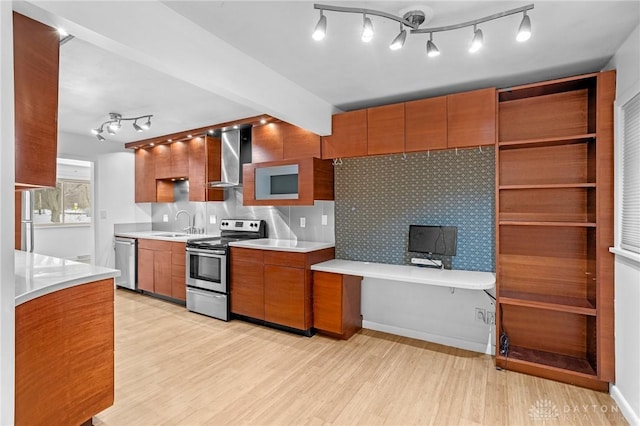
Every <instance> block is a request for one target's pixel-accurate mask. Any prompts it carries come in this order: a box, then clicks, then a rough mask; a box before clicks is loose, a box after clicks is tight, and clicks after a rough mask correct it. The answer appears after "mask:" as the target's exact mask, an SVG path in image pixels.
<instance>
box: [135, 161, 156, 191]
mask: <svg viewBox="0 0 640 426" xmlns="http://www.w3.org/2000/svg"><path fill="white" fill-rule="evenodd" d="M135 185H136V188H135V200H136V203H155V202H156V170H155V163H154V161H153V151H152V150H148V149H138V150H136V153H135Z"/></svg>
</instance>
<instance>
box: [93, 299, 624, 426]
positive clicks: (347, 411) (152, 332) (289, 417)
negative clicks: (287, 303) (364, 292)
mask: <svg viewBox="0 0 640 426" xmlns="http://www.w3.org/2000/svg"><path fill="white" fill-rule="evenodd" d="M115 312H116V333H115V336H116V342H115V343H116V395H115V404H114V405H113V406H112V407H111V408H109V409H107V410H105V411H104V412H102V413H100V414H99V415H98V416H96V417H95V418H94V424H95V425H105V426H116V425H118V426H119V425H123V426H124V425H127V426H129V425H224V424H245V425H303V424H308V425H322V424H336V425H338V424H340V425H352V424H361V425H376V424H389V425H405V424H431V425H456V424H465V425H466V424H469V425H479V424H487V425H496V424H505V425H520V424H532V425H542V424H547V425H551V424H557V425H559V424H585V425H592V424H626V422H625V421H624V418H623V416H622V414H621V413H620V412H618V411H617V410H618V408H617V406H616V405H615V403H614V402H613V400H612V399H611V398H610V397H609V395H607V394H604V393H598V392H593V391H590V390H586V389H582V388H578V387H574V386H569V385H565V384H561V383H556V382H553V381H549V380H544V379H540V378H536V377H531V376H526V375H523V374H519V373H514V372H509V371H497V370H496V369H495V368H494V365H493V359H492V357H490V356H487V355H482V354H478V353H474V352H468V351H463V350H459V349H454V348H450V347H446V346H440V345H436V344H431V343H427V342H423V341H420V340H413V339H407V338H404V337H399V336H394V335H390V334H385V333H379V332H374V331H370V330H362V331H361V332H359V333H358V334H356V335H355V336H353V337H352V338H351V339H350V340H349V341H347V342H344V341H338V340H333V339H330V338H327V337H323V336H318V335H316V336H314V337H311V338H307V337H301V336H296V335H292V334H288V333H284V332H281V331H277V330H272V329H269V328H265V327H261V326H258V325H253V324H249V323H245V322H241V321H230V322H223V321H218V320H215V319H212V318H208V317H205V316H202V315H197V314H194V313H190V312H187V311H186V309H185V308H184V307H180V306H177V305H174V304H171V303H168V302H164V301H161V300H157V299H154V298H151V297H146V296H141V295H138V294H135V293H132V292H129V291H127V290H121V289H118V290H117V291H116V301H115ZM603 411H606V412H603Z"/></svg>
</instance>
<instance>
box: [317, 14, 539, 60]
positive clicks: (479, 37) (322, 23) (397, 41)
mask: <svg viewBox="0 0 640 426" xmlns="http://www.w3.org/2000/svg"><path fill="white" fill-rule="evenodd" d="M313 7H314V8H315V9H318V10H320V20H319V21H318V23H317V24H316V27H315V30H314V32H313V34H312V37H313V39H314V40H322V39H323V38H324V37H325V35H326V31H327V18H326V16H325V15H324V12H325V11H331V12H342V13H357V14H361V15H362V19H363V23H362V41H364V42H369V41H371V40H372V39H373V22H372V21H371V18H369V16H379V17H382V18H385V19H391V20H393V21H396V22H399V23H400V32H399V33H398V35H397V36H396V37H395V38H394V39H393V41H392V42H391V44H390V45H389V49H391V50H399V49H401V48H402V47H403V46H404V43H405V41H406V38H407V30H406V28H405V27H408V28H409V29H410V33H411V34H429V40H428V41H427V55H428V56H429V57H434V56H438V55H439V54H440V50H439V49H438V48H437V47H436V45H435V43H434V42H433V33H437V32H445V31H453V30H457V29H460V28H466V27H473V40H472V42H471V45H470V47H469V52H471V53H474V52H477V51H478V50H480V48H481V47H482V45H483V43H484V34H483V33H482V30H481V29H480V28H478V25H479V24H482V23H484V22H489V21H494V20H496V19H501V18H504V17H507V16H511V15H515V14H518V13H522V14H523V17H522V21H521V22H520V27H519V28H518V33H517V36H516V40H518V41H519V42H523V41H527V40H528V39H529V38H530V37H531V18H530V17H529V15H528V14H527V11H528V10H531V9H533V7H534V6H533V4H529V5H526V6H522V7H518V8H516V9H511V10H507V11H504V12H500V13H495V14H493V15H489V16H485V17H484V18H479V19H474V20H471V21H467V22H462V23H460V24H454V25H447V26H443V27H432V28H420V25H421V24H422V23H423V22H424V21H425V13H424V12H423V11H420V10H413V11H410V12H407V13H405V14H404V15H403V16H402V17H400V16H396V15H393V14H391V13H387V12H383V11H380V10H374V9H363V8H355V7H344V6H331V5H326V4H317V3H316V4H314V6H313Z"/></svg>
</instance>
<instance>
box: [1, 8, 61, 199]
mask: <svg viewBox="0 0 640 426" xmlns="http://www.w3.org/2000/svg"><path fill="white" fill-rule="evenodd" d="M59 49H60V39H59V36H58V33H57V32H56V31H55V30H54V29H53V28H51V27H49V26H47V25H44V24H42V23H40V22H38V21H34V20H33V19H30V18H27V17H26V16H23V15H20V14H18V13H15V12H14V13H13V60H14V62H13V67H14V91H15V184H16V186H51V187H53V186H56V156H57V154H58V68H59ZM6 53H7V52H3V55H4V54H6ZM9 54H10V53H9ZM4 96H5V95H4V94H3V97H4Z"/></svg>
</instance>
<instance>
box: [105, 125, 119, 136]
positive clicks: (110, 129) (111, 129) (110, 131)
mask: <svg viewBox="0 0 640 426" xmlns="http://www.w3.org/2000/svg"><path fill="white" fill-rule="evenodd" d="M107 133H109V134H110V135H115V134H116V133H117V132H116V131H115V130H114V129H113V127H111V126H107Z"/></svg>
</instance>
